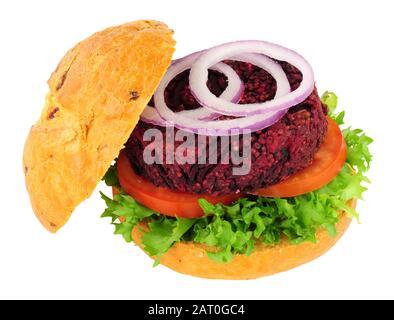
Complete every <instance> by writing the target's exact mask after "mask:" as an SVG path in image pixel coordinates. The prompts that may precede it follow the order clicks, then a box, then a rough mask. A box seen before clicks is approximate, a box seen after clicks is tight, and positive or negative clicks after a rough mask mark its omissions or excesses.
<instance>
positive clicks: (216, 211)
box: [101, 92, 372, 265]
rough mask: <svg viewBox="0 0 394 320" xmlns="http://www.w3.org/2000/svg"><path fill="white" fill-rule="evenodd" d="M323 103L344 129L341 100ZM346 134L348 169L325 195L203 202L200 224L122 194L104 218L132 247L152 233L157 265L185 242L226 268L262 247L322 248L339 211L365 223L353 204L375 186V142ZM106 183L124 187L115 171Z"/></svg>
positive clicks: (328, 97)
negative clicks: (136, 235)
mask: <svg viewBox="0 0 394 320" xmlns="http://www.w3.org/2000/svg"><path fill="white" fill-rule="evenodd" d="M322 101H323V103H325V104H326V105H327V107H328V112H329V116H330V117H332V118H333V119H334V120H335V121H336V122H337V123H338V124H339V125H342V124H343V123H344V116H345V113H344V112H343V111H342V112H340V113H335V110H336V108H337V101H338V98H337V96H336V95H335V94H334V93H332V92H326V93H324V94H323V96H322ZM342 132H343V136H344V138H345V140H346V144H347V160H346V164H345V165H344V166H343V168H342V170H341V172H340V173H339V174H338V176H337V177H336V178H335V179H334V180H333V181H331V182H330V183H328V184H327V185H325V186H324V187H323V188H321V189H319V190H315V191H313V192H309V193H306V194H303V195H301V196H297V197H292V198H265V197H256V196H250V197H248V198H242V199H239V200H237V201H235V202H234V203H233V204H231V205H228V206H226V205H223V204H212V203H209V202H208V201H206V200H204V199H200V200H199V204H200V206H201V208H202V209H203V211H204V214H205V215H204V217H202V218H200V219H180V218H172V217H166V216H162V215H159V214H158V213H155V212H154V211H153V210H150V209H148V208H146V207H144V206H143V205H141V204H139V203H138V202H137V201H135V200H134V199H133V198H132V197H130V196H129V195H126V194H124V193H123V192H122V191H121V193H120V194H118V195H115V196H114V199H113V200H112V199H110V198H108V197H107V196H105V195H104V194H101V196H102V198H103V199H104V201H105V203H106V205H107V208H106V209H105V211H104V213H103V214H102V217H109V218H111V220H112V224H114V225H115V234H121V235H122V236H123V237H124V239H125V240H126V241H127V242H131V241H133V239H132V236H131V231H132V229H133V228H134V227H135V226H136V225H137V224H138V223H140V222H141V221H145V222H146V223H147V224H148V228H147V229H146V230H142V232H143V236H142V244H143V246H144V249H145V250H146V252H148V254H150V255H151V256H155V257H156V260H155V263H154V265H157V264H158V263H159V262H160V257H161V256H162V255H163V254H164V253H165V252H167V251H168V249H169V248H171V246H173V245H174V244H175V243H176V242H179V241H193V242H196V243H201V244H204V245H206V246H207V247H208V249H207V255H208V257H209V258H210V259H212V260H214V261H216V262H218V263H226V262H229V261H231V259H232V258H233V256H234V255H236V254H246V255H250V254H251V252H252V251H253V248H254V246H255V244H256V243H258V242H260V243H264V244H266V245H271V246H272V245H275V244H277V243H279V242H280V241H282V240H283V239H284V238H286V239H288V240H289V241H291V242H292V243H294V244H299V243H302V242H304V241H310V242H316V232H317V231H318V230H319V229H321V228H324V229H325V230H327V232H328V233H329V234H330V235H331V236H335V235H336V228H335V225H336V223H337V222H338V221H339V216H338V212H339V211H344V212H346V213H347V214H349V215H351V216H353V217H355V218H357V219H358V218H359V217H358V213H357V212H356V210H355V209H353V208H351V207H349V206H348V201H349V200H351V199H362V194H363V192H364V191H365V190H367V187H366V183H369V180H368V178H367V177H366V176H365V175H364V174H365V172H366V171H367V170H368V169H369V168H370V163H371V160H372V156H371V153H370V151H369V145H370V144H371V143H372V139H371V138H370V137H368V136H367V135H366V134H365V133H364V132H363V131H362V130H361V129H352V128H346V129H344V130H343V131H342ZM104 180H105V181H106V183H107V184H108V185H111V186H114V185H115V186H119V182H118V178H117V175H116V167H115V166H112V167H111V168H110V169H109V170H108V172H107V174H106V175H105V177H104ZM120 219H121V220H120Z"/></svg>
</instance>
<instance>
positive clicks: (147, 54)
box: [23, 20, 175, 232]
mask: <svg viewBox="0 0 394 320" xmlns="http://www.w3.org/2000/svg"><path fill="white" fill-rule="evenodd" d="M172 33H173V32H172V30H170V29H168V27H167V26H166V25H165V24H163V23H161V22H157V21H146V20H144V21H135V22H131V23H127V24H124V25H121V26H117V27H112V28H108V29H106V30H104V31H101V32H98V33H96V34H94V35H92V36H91V37H89V38H87V39H86V40H84V41H82V42H80V43H78V44H77V45H76V46H75V47H74V48H72V49H71V50H70V51H69V52H68V53H67V54H66V55H65V57H64V58H63V59H62V60H61V62H60V63H59V65H58V67H57V69H56V70H55V71H54V72H53V74H52V76H51V77H50V79H49V81H48V84H49V88H50V91H49V93H48V95H47V98H46V103H45V106H44V109H43V112H42V115H41V117H40V119H39V120H38V122H37V123H36V124H35V125H34V126H33V127H32V128H31V130H30V133H29V135H28V137H27V140H26V143H25V148H24V154H23V167H24V172H25V177H26V186H27V190H28V192H29V194H30V200H31V204H32V207H33V210H34V212H35V214H36V216H37V217H38V219H39V220H40V221H41V223H42V224H43V225H44V226H45V227H46V228H47V229H48V230H49V231H51V232H55V231H57V230H58V229H59V228H60V227H62V226H63V225H64V224H65V223H66V222H67V220H68V219H69V217H70V215H71V213H72V211H73V210H74V209H75V207H76V206H77V205H78V204H79V203H80V202H82V201H83V200H85V199H86V198H88V197H89V196H90V194H91V193H92V192H93V190H94V189H95V187H96V185H97V183H98V182H99V181H100V179H101V178H102V177H103V175H104V174H105V172H106V170H107V169H108V167H109V166H110V164H111V162H112V161H113V159H114V158H115V157H116V156H117V155H118V154H119V150H120V149H121V148H122V147H123V145H124V143H125V142H126V140H127V139H128V137H129V136H130V134H131V131H132V130H133V128H134V127H135V125H136V123H137V122H138V119H139V116H140V114H141V112H142V110H143V108H144V107H145V106H146V105H147V103H148V102H149V99H150V98H151V96H152V94H153V93H154V91H155V89H156V87H157V86H158V84H159V82H160V80H161V78H162V77H163V75H164V73H165V71H166V70H167V68H168V66H169V64H170V62H171V57H172V54H173V51H174V46H175V41H174V40H173V38H172Z"/></svg>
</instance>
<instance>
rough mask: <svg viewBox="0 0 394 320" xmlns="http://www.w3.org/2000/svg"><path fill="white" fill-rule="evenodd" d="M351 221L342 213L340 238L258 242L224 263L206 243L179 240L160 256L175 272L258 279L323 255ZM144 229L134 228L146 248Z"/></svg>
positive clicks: (319, 236) (321, 233)
mask: <svg viewBox="0 0 394 320" xmlns="http://www.w3.org/2000/svg"><path fill="white" fill-rule="evenodd" d="M350 204H351V206H352V207H355V205H356V202H355V201H351V203H350ZM350 222H351V218H349V217H347V216H346V214H345V213H343V212H341V213H340V220H339V222H338V223H337V225H336V228H337V232H338V233H337V235H336V237H331V236H330V235H329V234H328V233H327V232H326V231H325V230H323V229H321V230H319V231H318V232H317V243H311V242H303V243H301V244H298V245H295V244H291V243H290V242H289V241H287V240H284V239H283V240H282V241H281V242H280V243H279V244H277V245H273V246H267V245H264V244H261V243H256V244H255V248H254V250H253V252H252V254H251V255H250V256H246V255H236V256H235V257H234V258H233V260H232V261H231V262H229V263H224V264H221V263H216V262H214V261H212V260H210V259H209V258H208V256H207V254H206V247H205V246H204V245H201V244H196V243H193V242H177V243H176V244H175V245H174V246H173V247H171V249H170V250H169V251H168V252H166V253H165V254H164V255H163V256H162V257H161V258H160V263H161V264H162V265H165V266H166V267H168V268H170V269H172V270H174V271H177V272H180V273H184V274H188V275H192V276H195V277H201V278H209V279H228V280H246V279H255V278H259V277H263V276H268V275H272V274H274V273H278V272H282V271H286V270H289V269H292V268H294V267H297V266H299V265H301V264H304V263H307V262H309V261H311V260H313V259H315V258H317V257H319V256H321V255H322V254H323V253H325V252H326V251H327V250H328V249H330V248H331V247H332V246H333V245H334V244H335V243H336V242H337V241H338V239H339V238H340V237H341V236H342V235H343V233H344V232H345V231H346V229H347V228H348V226H349V225H350ZM142 227H143V228H145V227H146V226H142ZM140 230H141V228H140V227H135V228H134V229H133V239H134V240H135V242H136V243H137V244H138V245H139V246H140V247H141V248H143V246H142V244H141V236H142V232H141V231H140Z"/></svg>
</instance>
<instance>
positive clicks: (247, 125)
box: [154, 54, 290, 136]
mask: <svg viewBox="0 0 394 320" xmlns="http://www.w3.org/2000/svg"><path fill="white" fill-rule="evenodd" d="M248 57H249V58H250V59H252V60H253V62H255V63H258V64H259V65H260V66H263V67H264V69H269V70H270V71H272V76H273V77H274V79H275V80H276V81H277V87H278V90H277V93H278V92H279V93H280V94H284V95H286V96H287V95H288V94H289V93H290V85H289V83H288V80H287V77H286V74H285V73H284V71H283V69H282V68H281V67H280V65H279V64H278V63H276V62H275V61H273V60H271V59H270V58H268V57H266V56H263V55H257V54H248V55H245V56H244V55H238V56H237V57H235V58H234V59H235V60H236V59H242V61H248ZM188 67H189V66H188V64H187V61H184V60H182V61H179V62H177V63H175V64H173V65H171V66H170V67H169V69H168V70H167V73H166V75H165V76H164V77H163V79H162V81H161V83H160V84H159V87H158V88H157V90H156V93H155V95H154V101H155V106H156V110H157V112H158V113H159V115H160V117H162V118H163V119H164V120H166V121H167V123H170V124H173V125H174V126H175V127H177V128H179V129H182V130H184V131H188V132H192V133H197V134H202V135H210V136H221V135H236V134H240V133H241V132H240V131H244V130H249V131H257V130H260V129H263V128H266V127H268V126H271V125H272V124H274V123H275V122H277V121H278V120H279V119H280V118H281V117H282V116H283V115H284V114H285V113H286V110H280V111H279V112H278V111H275V112H266V113H264V114H258V115H254V116H250V117H245V118H237V119H231V120H217V121H202V120H198V119H191V118H189V117H186V116H184V115H182V114H180V113H175V112H173V111H172V110H171V109H170V108H169V107H168V106H167V104H166V102H165V99H164V91H165V89H166V87H167V86H168V84H169V83H170V81H171V80H172V79H173V78H174V77H175V76H176V75H178V74H179V73H181V72H183V71H184V70H186V69H187V68H188ZM192 68H194V65H193V66H192ZM284 79H286V81H284ZM283 86H284V88H282V87H283ZM279 98H280V97H279Z"/></svg>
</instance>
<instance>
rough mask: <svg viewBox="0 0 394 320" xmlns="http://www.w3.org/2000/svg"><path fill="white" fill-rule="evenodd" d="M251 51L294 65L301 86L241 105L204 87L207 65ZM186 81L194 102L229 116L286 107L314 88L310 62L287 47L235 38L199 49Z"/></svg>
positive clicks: (253, 113)
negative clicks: (284, 93) (262, 100)
mask: <svg viewBox="0 0 394 320" xmlns="http://www.w3.org/2000/svg"><path fill="white" fill-rule="evenodd" d="M250 52H253V53H260V54H264V55H266V56H268V57H271V58H273V59H276V60H281V61H286V62H288V63H290V64H292V65H293V66H295V67H296V68H297V69H299V70H300V72H301V73H302V77H303V79H302V81H301V83H300V86H299V87H298V88H297V89H296V90H294V91H292V92H289V93H288V94H287V95H285V96H281V97H278V98H275V99H272V100H269V101H266V102H262V103H254V104H245V105H243V107H242V108H239V105H237V104H235V103H232V102H230V101H226V100H224V99H221V98H217V97H216V96H215V95H214V94H212V93H211V92H210V91H209V89H208V88H207V86H206V82H207V80H208V68H209V67H210V66H211V65H214V64H215V63H217V62H219V61H223V60H226V59H231V57H234V56H237V55H240V54H243V53H250ZM189 84H190V89H191V92H192V94H193V95H194V97H195V98H196V99H197V101H198V102H199V103H200V104H201V105H202V106H204V107H205V108H207V109H209V110H211V111H212V112H218V113H221V114H223V115H230V116H250V115H256V114H264V113H268V112H272V111H281V110H287V109H289V108H290V107H292V106H294V105H296V104H299V103H300V102H302V101H304V100H305V99H306V98H307V97H308V96H309V95H310V94H311V93H312V91H313V88H314V77H313V71H312V68H311V66H310V65H309V63H308V62H307V61H306V60H305V59H304V58H303V57H301V56H300V55H299V54H298V53H296V52H294V51H292V50H290V49H287V48H284V47H281V46H278V45H275V44H272V43H269V42H265V41H237V42H230V43H226V44H223V45H220V46H217V47H213V48H211V49H208V50H206V51H204V52H202V53H201V54H200V56H199V57H198V58H197V60H196V61H195V63H194V64H193V66H192V68H191V70H190V76H189ZM175 122H178V121H175Z"/></svg>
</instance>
